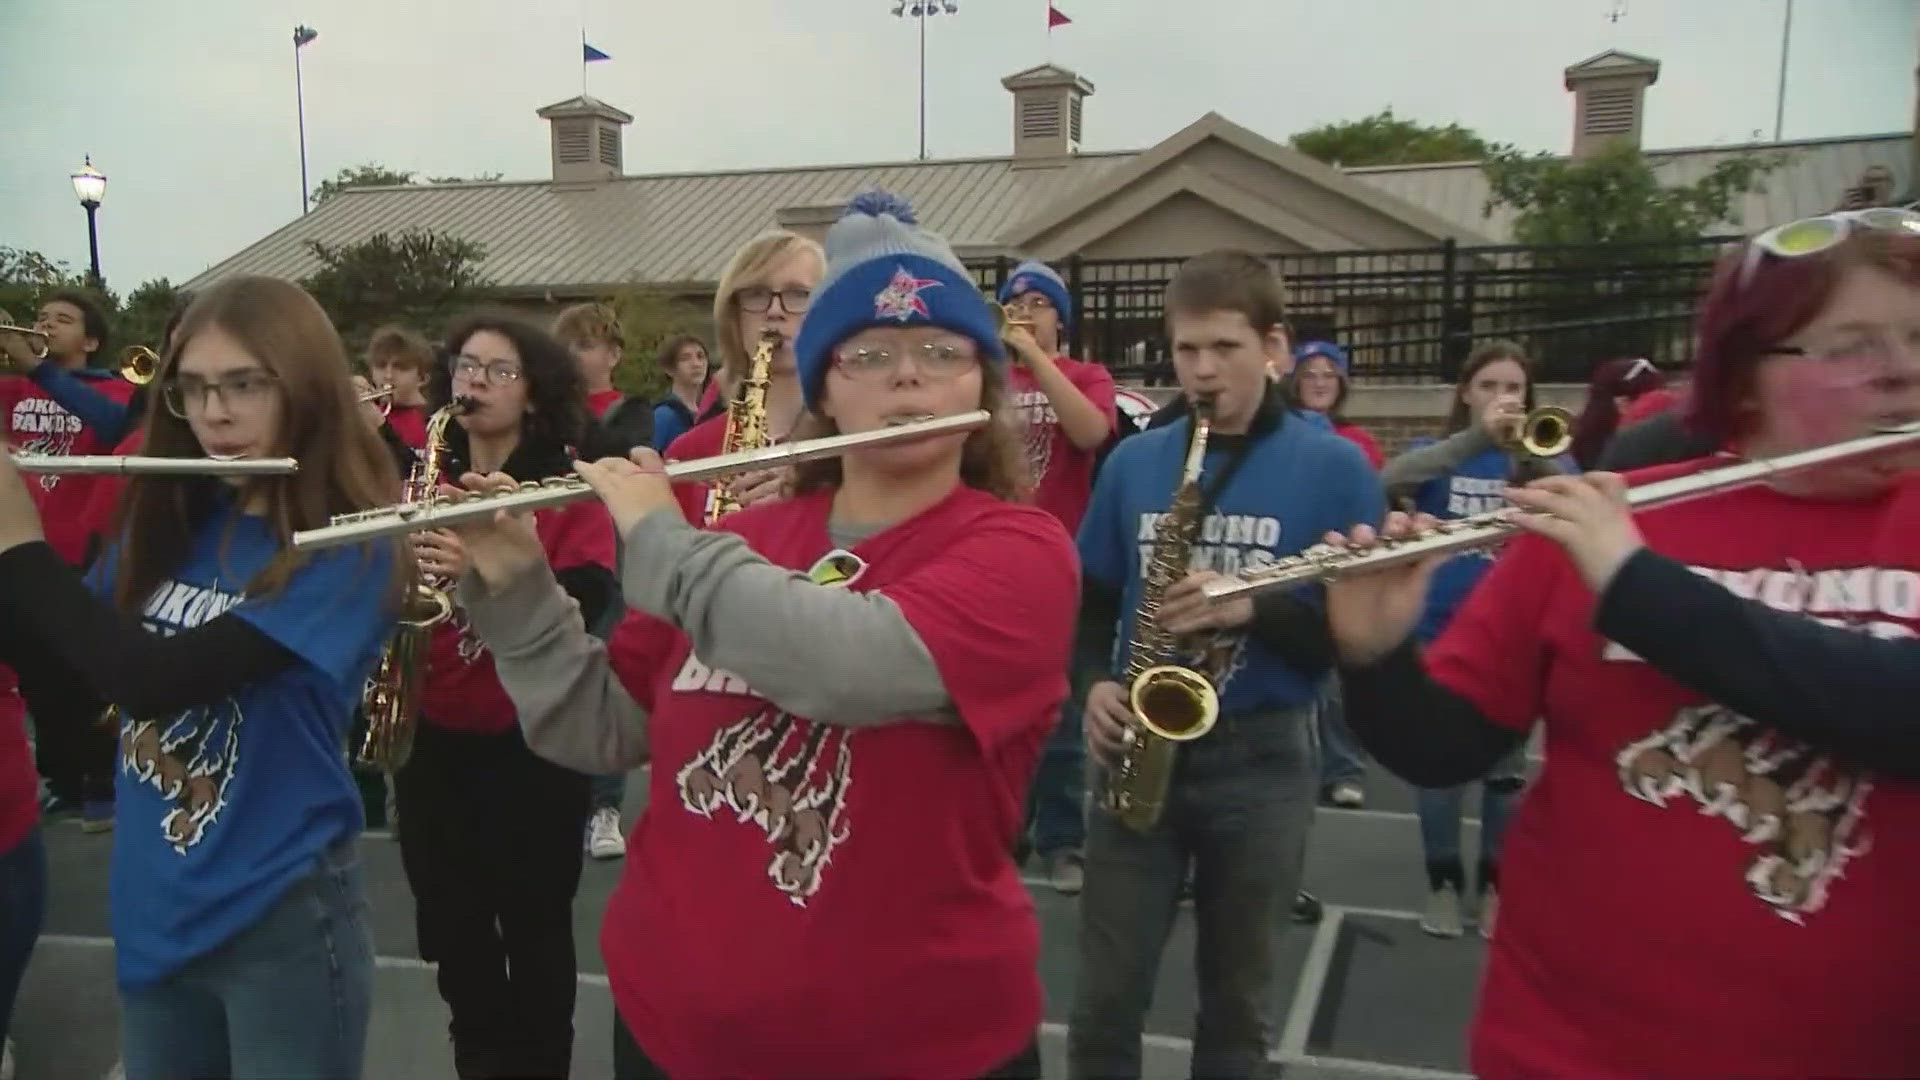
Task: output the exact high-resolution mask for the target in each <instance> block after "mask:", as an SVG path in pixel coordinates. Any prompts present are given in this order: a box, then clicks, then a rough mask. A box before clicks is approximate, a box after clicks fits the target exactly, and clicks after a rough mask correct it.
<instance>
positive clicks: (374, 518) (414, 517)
mask: <svg viewBox="0 0 1920 1080" xmlns="http://www.w3.org/2000/svg"><path fill="white" fill-rule="evenodd" d="M992 419H993V414H992V413H989V412H988V411H986V410H985V409H975V410H974V411H972V412H964V413H956V414H954V415H952V416H939V417H933V418H929V419H923V420H915V421H912V422H910V423H904V424H896V425H894V426H892V427H884V428H876V429H874V430H873V431H859V432H854V433H852V434H848V435H829V436H827V437H825V438H821V439H808V440H806V441H804V442H793V443H778V444H775V445H773V446H762V447H756V448H754V449H751V450H740V451H736V452H734V453H731V454H716V455H714V456H713V457H704V458H695V459H693V460H690V461H674V462H669V463H668V464H667V470H666V472H667V478H668V479H669V480H677V481H680V482H682V483H686V482H697V481H705V480H717V479H719V478H721V477H725V476H732V475H736V474H739V473H744V472H754V471H756V470H759V469H773V468H779V467H782V466H786V465H798V464H799V463H801V462H803V461H816V460H818V459H820V458H830V457H839V456H840V455H841V454H844V453H846V452H847V451H849V450H855V449H865V448H871V447H877V446H887V445H890V444H892V443H901V442H913V441H914V440H917V439H925V438H928V437H930V436H935V435H954V434H959V433H962V432H969V431H978V430H979V429H981V428H983V427H985V426H987V424H988V422H990V421H991V420H992ZM593 497H594V494H593V488H591V487H589V486H588V485H587V482H586V481H585V480H582V479H580V478H579V477H578V476H551V477H548V478H547V479H545V480H542V481H540V482H538V483H530V484H524V485H521V486H520V487H518V488H515V489H513V490H511V491H505V492H500V493H498V494H492V495H475V494H467V495H465V496H463V497H461V498H460V499H458V500H454V499H444V498H440V497H438V496H435V497H433V498H429V499H427V500H425V501H423V502H417V503H400V504H398V505H395V506H383V507H380V508H378V509H374V510H362V511H359V512H358V513H353V514H341V515H338V516H336V517H334V518H333V519H332V520H331V521H329V522H328V523H327V524H326V525H323V526H321V527H319V528H317V529H307V530H305V531H302V532H296V533H294V534H293V546H294V547H296V548H303V549H318V548H329V547H335V546H338V545H340V544H352V543H358V542H360V541H362V540H372V539H374V538H375V537H381V536H399V535H402V534H405V533H411V532H420V531H422V530H426V529H448V528H452V527H454V526H456V525H459V524H461V523H463V522H469V521H481V520H485V519H488V518H491V517H493V515H495V514H497V513H499V512H500V511H502V510H510V511H517V512H524V511H528V510H542V509H546V508H548V507H553V506H561V505H564V504H566V503H570V502H577V501H579V500H581V499H588V498H593Z"/></svg>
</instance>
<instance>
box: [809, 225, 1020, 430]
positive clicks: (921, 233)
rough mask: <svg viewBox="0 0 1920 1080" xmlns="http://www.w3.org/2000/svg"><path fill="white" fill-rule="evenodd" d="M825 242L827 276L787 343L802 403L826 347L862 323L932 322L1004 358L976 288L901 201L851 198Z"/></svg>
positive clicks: (819, 378)
mask: <svg viewBox="0 0 1920 1080" xmlns="http://www.w3.org/2000/svg"><path fill="white" fill-rule="evenodd" d="M825 246H826V249H827V275H826V278H825V280H823V281H822V282H821V283H820V287H819V288H818V289H816V290H814V293H813V302H812V303H811V304H809V305H808V306H807V314H806V317H805V318H803V319H802V320H801V321H800V335H799V337H797V338H795V339H794V343H793V355H794V363H795V366H796V367H797V368H798V369H799V374H800V393H801V396H802V397H803V398H804V399H805V401H806V404H807V408H809V409H812V408H815V407H816V406H818V405H819V402H820V391H821V387H822V386H823V385H824V384H825V382H826V378H827V364H828V362H829V361H830V360H831V359H832V356H833V350H834V348H835V347H836V346H838V345H839V344H840V343H841V342H843V341H845V340H846V339H847V338H849V337H851V336H853V335H854V334H857V333H859V332H860V331H862V330H865V329H866V328H867V327H870V326H938V327H942V328H944V329H947V330H952V331H954V332H955V333H958V334H964V335H966V336H967V337H970V338H972V339H973V341H974V343H975V344H976V345H978V346H979V347H980V354H981V355H982V356H983V357H986V358H989V359H993V360H1000V361H1004V360H1005V359H1006V349H1005V347H1004V346H1002V345H1001V344H1000V334H999V331H998V329H997V328H996V327H995V325H994V321H993V314H992V312H991V311H990V310H989V309H988V308H987V298H986V297H985V296H984V295H983V294H982V293H981V292H980V286H978V285H976V284H975V283H974V280H973V275H972V274H969V273H967V268H966V267H965V266H963V265H961V262H960V259H959V257H958V256H956V255H955V254H954V253H953V249H952V248H951V247H949V246H948V245H947V242H946V241H945V240H943V239H941V238H940V237H939V236H936V235H934V234H933V233H930V232H927V231H926V230H925V229H922V228H920V225H919V222H918V220H916V219H915V218H914V216H913V207H912V206H910V205H908V203H907V201H906V200H905V199H902V198H901V197H899V196H898V195H894V194H892V193H891V192H886V191H863V192H861V193H860V194H858V195H855V196H854V197H853V198H852V199H849V200H848V201H847V209H846V212H845V213H844V214H842V215H841V217H840V220H839V221H836V222H834V223H833V227H832V228H830V229H828V230H827V237H826V245H825Z"/></svg>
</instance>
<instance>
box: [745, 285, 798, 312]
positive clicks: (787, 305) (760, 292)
mask: <svg viewBox="0 0 1920 1080" xmlns="http://www.w3.org/2000/svg"><path fill="white" fill-rule="evenodd" d="M776 296H777V297H779V298H780V308H781V310H783V311H785V312H786V313H787V314H789V315H798V314H800V313H801V312H803V311H805V310H807V305H808V304H811V303H813V290H812V289H803V288H800V287H798V286H794V287H792V288H786V289H769V288H767V287H766V286H765V285H750V286H748V287H747V288H744V289H741V290H740V291H738V292H736V293H734V294H733V298H734V300H736V301H738V302H739V304H740V310H742V311H751V312H753V313H754V314H755V315H758V314H760V313H761V312H763V311H767V310H770V309H771V308H772V307H773V298H774V297H776Z"/></svg>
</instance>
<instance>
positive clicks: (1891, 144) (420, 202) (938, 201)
mask: <svg viewBox="0 0 1920 1080" xmlns="http://www.w3.org/2000/svg"><path fill="white" fill-rule="evenodd" d="M1912 139H1913V137H1912V136H1911V135H1910V134H1908V133H1905V132H1901V133H1896V134H1888V135H1871V136H1862V137H1854V138H1834V139H1812V140H1804V141H1799V142H1786V143H1778V144H1775V143H1755V144H1745V145H1738V146H1716V147H1696V148H1688V149H1677V150H1654V151H1648V154H1647V156H1648V157H1649V158H1650V159H1651V160H1652V161H1653V162H1654V164H1655V167H1656V168H1658V169H1659V170H1660V171H1661V173H1662V174H1663V175H1664V176H1666V177H1669V178H1670V179H1671V181H1672V182H1674V183H1687V182H1690V181H1692V180H1695V179H1698V178H1699V177H1701V176H1704V175H1705V174H1706V172H1707V171H1708V170H1709V169H1711V168H1712V167H1713V165H1714V163H1715V162H1718V161H1720V160H1723V159H1725V158H1726V157H1728V156H1731V155H1733V154H1737V153H1742V152H1746V151H1759V152H1762V153H1766V152H1772V151H1783V152H1785V153H1786V154H1787V156H1788V158H1789V162H1788V164H1787V165H1785V166H1784V167H1782V168H1781V169H1779V170H1777V171H1775V172H1774V173H1773V174H1772V175H1770V176H1769V177H1768V179H1767V184H1766V188H1765V190H1764V191H1762V192H1761V193H1758V194H1755V195H1751V196H1748V197H1747V198H1746V199H1745V200H1743V205H1742V206H1741V217H1740V219H1739V220H1738V221H1736V222H1732V223H1730V225H1731V226H1732V228H1731V229H1730V230H1729V231H1740V232H1746V231H1752V230H1755V229H1758V228H1759V227H1761V226H1763V225H1766V224H1773V223H1777V222H1781V221H1790V220H1792V219H1794V218H1797V217H1804V216H1807V215H1809V214H1816V213H1821V212H1823V211H1826V210H1829V209H1831V208H1833V206H1834V205H1835V204H1836V203H1837V202H1838V201H1839V199H1840V196H1841V194H1842V193H1843V192H1844V191H1845V190H1846V189H1847V188H1848V187H1850V186H1852V185H1854V184H1856V183H1858V182H1859V179H1860V175H1861V173H1862V172H1863V171H1864V170H1865V169H1866V168H1867V167H1868V166H1870V165H1881V166H1884V167H1886V168H1887V169H1889V170H1891V171H1892V173H1893V176H1894V191H1895V192H1905V191H1909V190H1912V188H1913V186H1914V180H1915V178H1914V176H1913V171H1912V168H1911V157H1910V153H1911V147H1912V145H1913V141H1912ZM1142 153H1144V151H1121V152H1107V153H1082V154H1079V155H1076V156H1075V157H1074V158H1072V159H1071V160H1070V161H1068V162H1067V163H1065V164H1062V165H1058V166H1054V167H1044V166H1043V167H1019V168H1016V167H1015V166H1014V164H1013V159H1012V158H1010V157H993V158H975V159H965V160H948V161H929V162H899V163H890V164H864V165H862V164H854V165H832V166H814V167H808V168H798V169H754V170H739V171H727V172H703V173H675V174H661V175H651V176H630V177H621V178H618V179H614V180H609V181H606V182H604V183H601V184H597V185H593V186H571V187H569V186H556V185H555V184H553V183H552V182H551V181H548V180H533V181H510V182H480V183H464V184H432V185H424V184H423V185H403V186H397V187H381V188H355V189H350V190H348V191H345V192H343V193H341V194H340V195H337V196H335V197H334V198H331V199H329V200H327V202H326V203H324V204H323V205H321V206H320V207H319V208H317V209H315V210H314V211H313V212H312V213H310V214H307V215H304V216H302V217H299V218H296V219H294V220H293V221H291V222H289V223H288V224H287V225H286V226H284V227H282V228H280V229H278V230H276V231H275V232H273V233H271V234H269V235H267V236H266V237H264V238H262V239H261V240H259V241H257V242H256V243H254V244H252V245H250V246H248V247H247V248H245V249H244V250H242V251H240V252H239V253H237V254H235V255H233V256H231V257H230V258H228V259H225V260H223V261H221V262H220V263H218V264H216V265H214V266H213V267H211V268H209V269H208V270H206V271H204V272H203V273H201V274H200V275H198V276H196V277H195V278H193V279H192V280H191V281H189V282H187V283H186V287H188V288H198V287H202V286H205V285H208V284H211V283H212V282H213V281H216V280H218V279H220V278H223V277H227V276H230V275H234V274H264V275H268V276H273V277H283V278H290V279H298V278H301V277H305V276H306V275H307V274H310V273H312V272H313V271H314V270H316V269H318V267H319V262H318V260H316V259H315V258H314V257H313V255H312V254H311V253H310V252H309V251H308V250H307V241H309V240H321V241H325V242H327V243H333V244H338V243H353V242H357V241H360V240H364V239H366V238H367V237H369V236H372V235H373V234H375V233H378V232H382V231H386V232H398V231H401V230H403V229H407V228H410V227H424V228H429V229H433V230H436V231H440V232H445V233H448V234H451V235H454V236H459V237H462V238H465V239H468V240H472V241H477V242H479V243H481V244H483V245H484V246H485V247H486V250H487V257H486V260H485V262H484V264H483V265H482V272H483V274H484V276H485V277H486V279H487V281H488V283H489V285H491V286H493V287H494V288H497V289H501V290H504V291H514V292H529V293H534V294H540V293H543V292H547V291H551V292H553V293H555V294H556V295H580V294H583V293H588V292H595V291H602V290H605V289H607V288H610V287H617V286H620V285H625V284H633V283H643V282H644V283H651V284H685V285H687V286H689V287H694V288H698V287H702V286H710V285H711V284H712V283H713V282H714V281H715V280H716V279H718V277H719V275H720V271H721V270H722V268H723V267H724V266H725V265H726V261H727V259H728V258H729V257H730V256H731V255H732V253H733V252H734V250H735V249H737V248H738V247H739V246H740V245H741V244H742V243H744V242H745V241H746V240H748V239H749V238H751V237H752V236H753V235H755V234H756V233H759V232H761V231H763V230H765V229H768V228H771V227H773V225H774V224H775V221H776V215H777V213H778V211H780V210H781V209H783V208H794V207H807V206H829V205H835V204H838V203H840V202H842V201H844V200H845V199H846V198H847V197H848V196H849V195H852V194H853V193H855V192H857V191H859V190H861V189H863V188H867V187H871V186H879V187H884V188H887V189H889V190H893V191H897V192H899V193H901V194H902V195H905V196H906V197H907V198H908V199H910V200H911V201H912V202H913V204H914V206H915V208H916V209H917V210H918V211H919V213H920V218H921V220H922V222H924V223H925V224H926V226H927V227H928V228H929V229H932V230H933V231H935V232H938V233H941V234H942V235H944V236H946V237H947V238H948V240H949V241H951V242H952V243H953V245H954V247H955V248H956V249H957V250H959V251H960V252H961V254H963V255H965V254H968V253H969V252H970V251H983V250H984V251H991V250H994V249H995V248H996V246H997V241H998V239H999V238H1000V237H1001V236H1002V235H1003V234H1004V233H1005V232H1006V231H1008V230H1009V229H1010V228H1011V227H1012V226H1013V225H1015V224H1017V223H1019V222H1021V221H1023V220H1026V219H1028V218H1030V217H1031V216H1032V215H1034V214H1036V213H1038V212H1039V211H1040V210H1042V209H1043V208H1045V207H1047V206H1048V205H1049V204H1052V203H1054V202H1056V201H1058V200H1063V199H1065V198H1067V197H1068V196H1070V195H1072V194H1073V193H1075V192H1081V191H1084V190H1085V188H1086V186H1087V185H1089V184H1094V183H1097V182H1099V181H1101V180H1102V179H1103V178H1106V177H1107V176H1108V175H1109V174H1111V173H1114V172H1115V171H1117V170H1119V169H1121V168H1122V167H1124V166H1125V165H1127V164H1128V163H1129V162H1131V161H1133V160H1134V159H1135V158H1137V157H1139V156H1140V155H1141V154H1142ZM1346 172H1348V174H1349V175H1351V176H1352V177H1353V178H1354V179H1356V180H1359V181H1361V182H1364V183H1366V184H1368V185H1371V186H1373V187H1376V188H1379V189H1381V190H1382V191H1385V192H1387V193H1389V194H1392V195H1395V196H1398V197H1399V198H1401V199H1403V200H1405V201H1406V202H1408V203H1411V204H1412V205H1414V206H1416V207H1419V208H1421V209H1424V210H1426V211H1429V212H1431V213H1433V214H1435V215H1437V216H1439V217H1440V218H1442V219H1445V220H1446V221H1449V222H1454V223H1457V224H1459V225H1460V226H1462V227H1463V228H1466V229H1469V230H1472V231H1473V232H1476V233H1479V234H1480V235H1483V236H1486V237H1488V238H1489V239H1491V240H1493V241H1495V242H1505V241H1508V240H1509V239H1510V237H1511V232H1510V226H1511V224H1512V219H1513V214H1512V213H1511V212H1510V211H1505V210H1498V211H1495V212H1494V214H1493V215H1492V216H1491V217H1490V218H1489V217H1487V216H1484V215H1483V214H1482V213H1481V206H1482V204H1483V203H1484V201H1485V199H1486V194H1487V184H1486V179H1485V177H1483V176H1482V175H1481V173H1480V170H1479V166H1478V165H1477V164H1476V163H1473V162H1460V163H1455V164H1444V165H1412V166H1388V167H1379V168H1360V169H1349V170H1346Z"/></svg>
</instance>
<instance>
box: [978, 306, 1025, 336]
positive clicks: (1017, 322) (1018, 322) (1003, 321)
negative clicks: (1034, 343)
mask: <svg viewBox="0 0 1920 1080" xmlns="http://www.w3.org/2000/svg"><path fill="white" fill-rule="evenodd" d="M987 309H988V310H990V311H992V312H993V329H994V332H995V333H997V334H999V335H1000V336H1001V337H1002V338H1005V337H1006V336H1007V331H1008V330H1011V329H1013V328H1014V327H1016V326H1018V327H1021V328H1022V329H1025V330H1027V331H1028V332H1032V330H1033V320H1032V319H1016V318H1014V317H1013V313H1012V312H1009V311H1008V310H1007V305H1005V304H1003V303H1001V302H1000V301H998V300H989V301H987Z"/></svg>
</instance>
